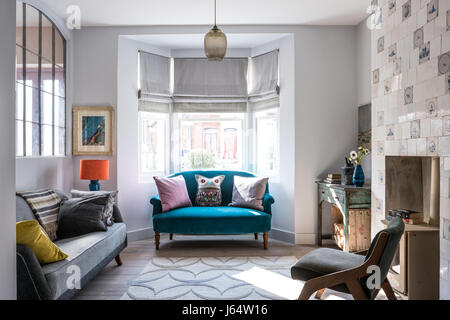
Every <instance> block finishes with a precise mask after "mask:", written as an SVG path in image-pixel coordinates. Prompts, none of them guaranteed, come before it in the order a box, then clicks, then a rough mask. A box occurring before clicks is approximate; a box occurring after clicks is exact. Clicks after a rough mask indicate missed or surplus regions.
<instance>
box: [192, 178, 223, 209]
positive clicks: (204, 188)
mask: <svg viewBox="0 0 450 320" xmlns="http://www.w3.org/2000/svg"><path fill="white" fill-rule="evenodd" d="M224 179H225V176H224V175H222V176H217V177H214V178H206V177H203V176H201V175H198V174H196V175H195V180H197V184H198V191H197V197H196V199H195V202H196V204H197V205H198V206H200V207H218V206H220V205H221V204H222V191H221V190H220V185H221V184H222V182H223V180H224Z"/></svg>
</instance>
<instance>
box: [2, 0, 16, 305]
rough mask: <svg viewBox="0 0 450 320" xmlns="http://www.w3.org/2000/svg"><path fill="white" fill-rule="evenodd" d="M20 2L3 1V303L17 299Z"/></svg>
mask: <svg viewBox="0 0 450 320" xmlns="http://www.w3.org/2000/svg"><path fill="white" fill-rule="evenodd" d="M15 39H16V3H15V1H12V0H9V1H1V2H0V57H1V59H0V110H1V114H2V115H1V117H0V137H1V139H0V181H1V184H0V203H1V206H2V210H1V211H0V215H1V223H0V300H3V299H16V227H15V224H16V202H15V189H16V188H15V182H14V172H15V170H14V166H15V161H14V157H15V145H14V141H15V139H14V136H15V129H14V124H15V121H14V119H15V111H14V103H15V84H14V82H15V59H16V49H15V42H16V40H15Z"/></svg>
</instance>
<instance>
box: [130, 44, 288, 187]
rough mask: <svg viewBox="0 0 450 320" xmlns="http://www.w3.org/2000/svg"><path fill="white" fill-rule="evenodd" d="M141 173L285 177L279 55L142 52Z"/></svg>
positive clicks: (143, 177) (144, 177)
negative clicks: (214, 58)
mask: <svg viewBox="0 0 450 320" xmlns="http://www.w3.org/2000/svg"><path fill="white" fill-rule="evenodd" d="M139 64H140V66H139V81H138V83H139V86H140V90H139V162H140V164H139V168H140V169H139V170H140V175H139V176H140V178H141V181H149V180H151V176H152V175H156V174H160V175H163V174H169V173H171V172H176V171H181V170H191V169H227V170H253V169H254V170H256V171H257V173H258V174H261V175H267V176H271V177H274V176H277V175H278V173H279V162H280V152H279V129H280V124H279V110H280V100H279V89H278V51H273V52H270V53H268V54H264V55H261V56H258V57H254V58H250V59H249V58H229V59H224V60H223V61H222V62H220V63H217V62H209V61H207V60H206V59H203V58H176V59H170V58H167V57H161V56H158V55H154V54H150V53H146V52H142V51H141V52H140V53H139Z"/></svg>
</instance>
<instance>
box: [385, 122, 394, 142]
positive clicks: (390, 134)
mask: <svg viewBox="0 0 450 320" xmlns="http://www.w3.org/2000/svg"><path fill="white" fill-rule="evenodd" d="M394 139H395V128H394V126H393V125H389V126H386V140H394Z"/></svg>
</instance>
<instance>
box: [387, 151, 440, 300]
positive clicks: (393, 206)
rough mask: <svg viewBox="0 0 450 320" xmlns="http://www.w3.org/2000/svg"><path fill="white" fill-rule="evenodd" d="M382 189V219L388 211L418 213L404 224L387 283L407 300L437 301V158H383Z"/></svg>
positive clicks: (438, 175) (438, 179)
mask: <svg viewBox="0 0 450 320" xmlns="http://www.w3.org/2000/svg"><path fill="white" fill-rule="evenodd" d="M385 186H386V190H385V192H386V208H385V215H386V220H387V218H388V212H389V211H391V210H397V209H406V210H412V211H415V212H417V213H420V214H421V215H420V216H421V217H420V220H416V221H414V222H413V224H405V233H404V235H403V237H402V239H401V241H400V245H399V248H398V250H397V254H396V257H395V258H394V261H393V263H392V266H391V268H390V271H389V274H388V278H389V281H390V282H391V285H392V287H393V288H394V289H395V290H396V291H397V292H399V293H401V294H404V295H406V296H407V297H408V298H409V299H439V211H440V207H439V206H440V203H439V201H440V198H439V197H440V190H439V189H440V162H439V158H437V157H386V184H385ZM410 222H411V221H410ZM384 223H387V221H385V222H384ZM424 261H426V263H424Z"/></svg>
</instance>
